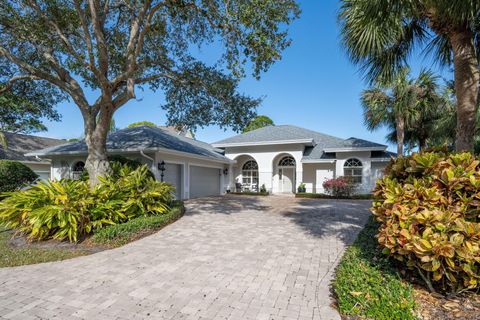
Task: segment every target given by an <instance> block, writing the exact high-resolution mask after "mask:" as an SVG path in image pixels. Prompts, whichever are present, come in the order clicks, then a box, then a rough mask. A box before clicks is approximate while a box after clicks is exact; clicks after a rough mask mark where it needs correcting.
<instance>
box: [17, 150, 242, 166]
mask: <svg viewBox="0 0 480 320" xmlns="http://www.w3.org/2000/svg"><path fill="white" fill-rule="evenodd" d="M140 151H143V152H163V153H166V154H171V155H180V156H185V157H189V158H194V159H202V160H208V161H213V162H218V163H225V164H230V163H233V162H232V160H230V159H228V158H227V157H225V156H222V155H220V154H219V156H221V157H223V158H224V159H221V158H214V157H208V156H204V155H197V154H193V153H189V152H183V151H177V150H171V149H167V148H158V147H157V148H145V149H138V148H126V149H107V152H110V153H133V152H140ZM25 155H26V156H40V157H56V156H75V155H87V151H65V152H49V153H42V152H38V151H37V152H31V153H27V154H25Z"/></svg>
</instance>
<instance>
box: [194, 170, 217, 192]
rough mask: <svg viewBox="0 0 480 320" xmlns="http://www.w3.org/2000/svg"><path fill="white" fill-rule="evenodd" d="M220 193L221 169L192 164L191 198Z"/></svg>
mask: <svg viewBox="0 0 480 320" xmlns="http://www.w3.org/2000/svg"><path fill="white" fill-rule="evenodd" d="M219 194H220V169H217V168H208V167H198V166H190V198H199V197H208V196H216V195H219Z"/></svg>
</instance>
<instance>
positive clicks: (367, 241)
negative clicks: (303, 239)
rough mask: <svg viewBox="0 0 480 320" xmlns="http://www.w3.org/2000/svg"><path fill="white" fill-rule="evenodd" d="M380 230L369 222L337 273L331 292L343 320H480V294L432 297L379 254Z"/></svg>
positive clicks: (343, 259)
mask: <svg viewBox="0 0 480 320" xmlns="http://www.w3.org/2000/svg"><path fill="white" fill-rule="evenodd" d="M377 227H378V223H377V222H375V221H374V219H373V217H372V218H370V220H369V222H368V223H367V225H366V226H365V228H364V229H363V230H362V231H361V232H360V233H359V235H358V237H357V239H356V240H355V242H354V243H353V244H352V245H351V246H350V247H349V248H347V250H346V251H345V254H344V256H343V258H342V260H341V262H340V263H339V265H338V267H337V271H336V279H335V281H334V283H333V289H334V293H335V297H336V299H337V305H336V307H337V308H338V310H339V312H340V313H341V315H342V317H343V318H344V319H392V320H394V319H398V320H400V319H401V320H403V319H406V320H408V319H412V320H413V319H423V320H437V319H442V320H448V319H458V320H474V319H478V317H479V314H480V295H479V294H477V293H475V292H466V293H462V294H458V295H455V296H442V295H439V294H431V293H430V292H428V291H427V290H426V289H425V288H424V287H423V286H422V284H421V283H420V280H419V279H417V278H416V277H415V276H414V275H412V273H411V272H407V271H406V270H405V269H404V268H401V266H400V265H399V264H397V262H396V261H394V260H391V259H389V258H388V257H387V256H385V255H384V254H383V253H382V252H381V249H380V248H379V246H378V242H377V239H376V238H375V235H376V232H377Z"/></svg>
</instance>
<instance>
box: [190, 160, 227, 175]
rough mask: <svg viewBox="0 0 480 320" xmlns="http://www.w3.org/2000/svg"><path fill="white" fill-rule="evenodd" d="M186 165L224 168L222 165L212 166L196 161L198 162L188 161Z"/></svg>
mask: <svg viewBox="0 0 480 320" xmlns="http://www.w3.org/2000/svg"><path fill="white" fill-rule="evenodd" d="M188 165H189V166H194V167H205V168H213V169H221V170H223V169H224V166H213V165H209V164H203V163H198V162H190V163H189V164H188ZM222 174H223V173H222Z"/></svg>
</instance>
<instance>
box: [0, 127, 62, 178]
mask: <svg viewBox="0 0 480 320" xmlns="http://www.w3.org/2000/svg"><path fill="white" fill-rule="evenodd" d="M3 135H4V136H5V141H6V143H5V145H3V144H0V159H2V160H16V161H19V162H21V163H23V164H25V165H26V166H27V167H29V168H30V169H32V170H33V172H35V173H36V174H37V175H38V176H39V177H40V178H41V179H48V178H50V160H48V159H42V158H39V157H36V156H26V155H25V154H26V153H28V152H31V151H34V150H38V149H43V148H47V147H52V146H57V145H60V144H64V143H65V142H66V141H65V140H60V139H52V138H44V137H38V136H32V135H28V134H19V133H12V132H4V133H3Z"/></svg>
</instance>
